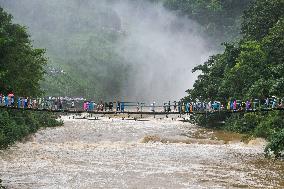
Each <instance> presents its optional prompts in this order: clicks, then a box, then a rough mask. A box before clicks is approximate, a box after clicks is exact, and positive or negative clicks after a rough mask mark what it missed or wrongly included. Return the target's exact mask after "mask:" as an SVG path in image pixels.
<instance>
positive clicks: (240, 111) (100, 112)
mask: <svg viewBox="0 0 284 189" xmlns="http://www.w3.org/2000/svg"><path fill="white" fill-rule="evenodd" d="M0 108H2V109H11V110H22V111H37V112H53V113H67V114H82V113H90V114H98V115H101V114H103V115H110V114H137V115H141V114H143V115H145V114H148V115H170V114H176V115H178V114H212V113H249V112H269V111H283V110H284V108H275V109H271V108H269V109H256V110H236V111H233V110H212V111H193V112H182V113H180V112H174V111H173V112H164V111H160V112H157V111H156V112H152V111H123V112H121V111H84V110H75V109H64V110H50V109H32V108H27V109H23V108H16V107H5V106H0Z"/></svg>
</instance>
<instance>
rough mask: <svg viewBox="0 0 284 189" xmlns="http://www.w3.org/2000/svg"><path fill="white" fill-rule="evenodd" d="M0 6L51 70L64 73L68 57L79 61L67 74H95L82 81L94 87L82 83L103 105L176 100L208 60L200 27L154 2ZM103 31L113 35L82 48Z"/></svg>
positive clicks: (26, 0) (53, 0)
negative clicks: (119, 101)
mask: <svg viewBox="0 0 284 189" xmlns="http://www.w3.org/2000/svg"><path fill="white" fill-rule="evenodd" d="M83 2H84V3H83ZM0 6H3V7H4V8H5V10H7V11H8V12H9V13H11V14H12V15H13V16H14V17H15V22H17V23H20V24H23V25H26V26H27V27H28V30H29V32H30V33H31V36H32V39H33V43H34V45H35V46H36V47H40V48H46V49H47V56H48V57H49V58H50V62H51V63H52V64H57V65H61V64H62V66H63V67H64V68H66V69H67V71H68V69H69V68H70V65H71V63H70V62H72V61H71V60H70V59H71V58H70V57H72V60H75V61H73V62H78V60H85V61H81V62H80V63H77V65H75V66H74V63H73V64H72V68H74V67H76V69H73V70H72V69H71V68H70V70H71V71H70V72H76V70H80V67H87V68H88V66H89V67H94V68H95V69H96V70H97V71H96V72H94V74H93V78H92V74H90V75H91V76H89V78H88V80H90V81H93V82H89V83H88V84H86V85H88V86H90V83H92V85H94V86H93V88H94V90H97V88H100V91H101V96H105V97H107V98H109V99H112V98H117V99H122V100H126V101H148V102H151V101H158V102H162V101H168V100H178V99H180V98H182V97H184V96H185V95H186V93H185V91H186V90H187V89H188V88H190V87H192V85H193V83H194V81H195V79H196V75H195V74H192V72H191V70H192V68H193V67H194V66H196V65H198V64H201V63H202V62H204V60H206V58H207V57H208V56H209V55H210V54H211V52H210V49H209V48H208V44H207V41H205V40H204V39H205V37H204V35H205V34H203V33H201V32H200V31H201V30H200V26H199V25H198V24H197V23H195V22H194V21H192V20H189V19H187V18H185V17H181V16H177V15H176V14H175V13H174V12H171V11H168V10H166V9H165V8H164V7H163V5H162V4H161V3H151V2H148V1H138V0H117V1H114V0H106V1H102V0H86V1H79V0H68V1H67V0H62V1H57V0H48V1H45V0H0ZM102 33H108V34H109V33H111V34H115V36H116V37H115V39H114V40H110V42H109V41H108V43H107V45H105V44H104V46H103V47H101V48H100V43H90V42H89V41H91V39H93V38H94V36H97V35H102ZM78 35H80V39H78V40H77V39H76V37H77V36H78ZM104 38H105V37H104ZM108 40H109V39H108ZM94 46H95V47H94ZM106 48H107V50H106V51H107V52H110V53H113V54H115V56H114V57H117V59H120V61H113V60H112V61H111V62H110V61H109V59H105V57H106V55H105V54H104V53H105V51H102V49H103V50H104V49H106ZM108 56H113V55H108ZM94 59H96V63H94ZM112 59H113V58H112ZM102 60H104V61H102ZM62 62H64V63H62ZM84 62H86V63H84ZM118 62H119V63H118ZM121 67H125V69H120V68H121ZM87 68H86V69H87ZM83 73H84V72H83ZM116 75H118V76H117V77H116ZM111 76H113V77H111ZM101 78H103V79H101ZM96 81H97V82H99V83H101V85H102V87H101V86H98V85H97V84H96ZM71 95H72V94H71Z"/></svg>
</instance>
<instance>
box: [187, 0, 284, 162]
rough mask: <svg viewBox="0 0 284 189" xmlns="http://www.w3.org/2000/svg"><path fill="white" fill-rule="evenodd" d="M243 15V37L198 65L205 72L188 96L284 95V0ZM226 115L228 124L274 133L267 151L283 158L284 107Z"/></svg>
mask: <svg viewBox="0 0 284 189" xmlns="http://www.w3.org/2000/svg"><path fill="white" fill-rule="evenodd" d="M243 18H244V20H243V23H242V34H243V38H242V39H241V40H240V41H239V42H238V43H235V44H227V43H225V51H224V53H222V54H218V55H215V56H212V57H211V58H210V59H209V60H208V61H207V62H205V64H203V65H199V66H197V67H195V68H194V69H193V72H196V71H201V74H200V75H199V76H198V78H197V80H196V82H195V84H194V85H193V89H189V90H188V91H187V92H188V94H189V95H188V96H187V97H185V99H196V98H198V99H201V100H207V99H209V100H219V101H221V102H223V104H225V102H226V101H228V100H230V99H231V98H237V99H241V100H245V99H251V98H259V99H264V98H266V97H268V96H273V95H276V96H280V97H283V94H284V64H283V61H284V56H283V52H284V1H283V0H272V1H268V0H258V1H255V3H252V4H251V5H250V7H249V9H248V11H246V12H245V14H244V16H243ZM199 120H202V119H201V118H199ZM220 120H221V121H222V120H225V122H226V123H225V125H224V129H227V130H230V131H235V132H240V133H247V134H250V135H253V136H256V137H264V138H269V140H270V143H269V145H268V146H267V150H266V151H267V152H268V151H272V152H273V153H274V154H275V155H276V156H277V157H278V156H279V155H280V152H281V151H283V145H284V142H283V140H284V135H283V128H284V117H283V112H270V113H265V114H262V113H248V114H245V115H241V114H232V116H230V117H229V118H227V119H220ZM200 124H205V121H201V122H200Z"/></svg>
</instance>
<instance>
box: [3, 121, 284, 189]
mask: <svg viewBox="0 0 284 189" xmlns="http://www.w3.org/2000/svg"><path fill="white" fill-rule="evenodd" d="M63 119H64V121H65V124H64V126H62V127H57V128H47V129H43V130H40V131H39V132H37V133H36V134H35V135H33V136H30V137H29V139H28V140H27V141H25V142H22V143H17V144H16V145H14V146H12V147H11V148H10V149H8V150H4V151H0V178H1V179H2V180H3V185H4V186H7V188H8V189H10V188H13V189H14V188H15V189H28V188H29V189H30V188H32V189H48V188H76V189H78V188H90V189H91V188H193V189H199V188H200V189H201V188H284V163H283V162H281V161H273V160H267V159H265V158H264V153H263V149H264V145H265V141H263V140H261V139H256V140H253V141H250V142H249V143H242V142H240V137H241V136H239V135H236V134H231V133H225V132H219V131H212V130H205V129H202V128H200V127H197V126H195V125H192V124H190V123H184V122H181V121H176V120H172V119H170V118H169V119H161V120H160V119H153V118H148V119H144V120H141V121H134V120H122V119H119V118H110V119H109V118H100V120H86V119H69V117H64V118H63Z"/></svg>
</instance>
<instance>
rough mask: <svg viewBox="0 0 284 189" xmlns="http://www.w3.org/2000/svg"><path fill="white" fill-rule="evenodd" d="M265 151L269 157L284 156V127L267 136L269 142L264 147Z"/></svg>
mask: <svg viewBox="0 0 284 189" xmlns="http://www.w3.org/2000/svg"><path fill="white" fill-rule="evenodd" d="M265 153H266V155H267V156H269V157H271V156H272V155H274V156H275V158H280V157H284V129H282V130H281V131H279V132H275V133H274V134H273V135H272V136H271V137H270V138H269V143H268V145H267V146H266V148H265Z"/></svg>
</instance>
